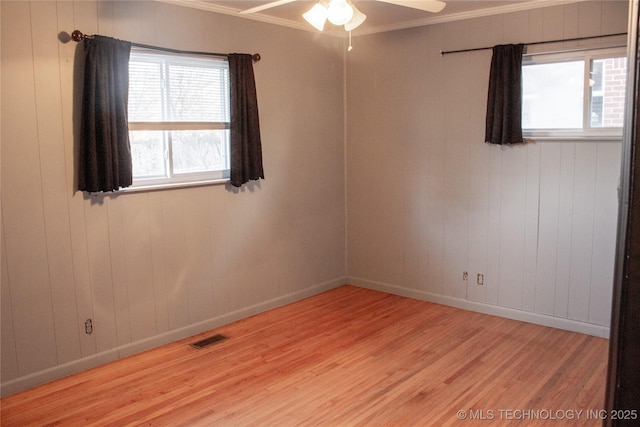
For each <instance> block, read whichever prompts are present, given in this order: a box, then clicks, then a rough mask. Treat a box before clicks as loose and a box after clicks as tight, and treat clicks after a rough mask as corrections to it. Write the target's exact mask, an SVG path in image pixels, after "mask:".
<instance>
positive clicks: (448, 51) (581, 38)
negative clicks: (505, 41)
mask: <svg viewBox="0 0 640 427" xmlns="http://www.w3.org/2000/svg"><path fill="white" fill-rule="evenodd" d="M626 35H627V33H615V34H603V35H600V36H589V37H574V38H572V39H562V40H547V41H543V42H532V43H523V44H524V45H525V46H531V45H537V44H547V43H560V42H575V41H580V40H590V39H599V38H602V37H615V36H626ZM489 49H493V46H491V47H476V48H473V49H460V50H445V51H442V50H441V51H440V56H442V55H448V54H450V53H461V52H475V51H478V50H489Z"/></svg>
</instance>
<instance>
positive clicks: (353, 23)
mask: <svg viewBox="0 0 640 427" xmlns="http://www.w3.org/2000/svg"><path fill="white" fill-rule="evenodd" d="M351 7H352V8H353V17H352V18H351V20H350V21H349V22H347V23H346V24H344V29H345V31H351V30H355V29H356V28H358V27H359V26H360V24H362V23H363V22H364V21H365V19H367V15H365V14H364V13H362V12H360V11H359V10H358V9H357V8H356V7H355V6H354V5H353V4H352V5H351Z"/></svg>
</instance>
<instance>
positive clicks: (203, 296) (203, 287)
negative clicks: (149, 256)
mask: <svg viewBox="0 0 640 427" xmlns="http://www.w3.org/2000/svg"><path fill="white" fill-rule="evenodd" d="M206 191H207V189H206V188H204V187H200V188H192V189H189V191H185V192H184V197H183V199H182V208H183V212H182V215H183V216H184V218H185V221H184V232H185V252H186V261H187V263H186V268H187V271H188V273H187V283H188V284H187V286H188V288H189V291H188V294H189V314H190V316H189V319H190V321H191V322H198V321H202V320H205V319H208V318H209V317H212V315H213V295H212V293H211V285H210V280H211V240H210V238H211V223H210V218H209V214H208V212H207V209H206V208H207V207H208V202H207V197H206Z"/></svg>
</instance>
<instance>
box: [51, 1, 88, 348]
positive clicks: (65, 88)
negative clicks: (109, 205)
mask: <svg viewBox="0 0 640 427" xmlns="http://www.w3.org/2000/svg"><path fill="white" fill-rule="evenodd" d="M57 8H58V9H57V11H56V16H57V22H58V32H63V31H64V32H66V33H69V31H71V30H70V29H71V28H74V27H75V22H74V14H75V4H74V3H73V2H58V3H57ZM75 48H76V44H75V42H67V43H58V56H59V69H60V72H59V74H60V94H61V102H60V110H61V114H62V135H63V140H64V166H65V172H66V178H65V184H66V185H65V197H66V201H67V206H68V210H67V211H68V215H69V216H68V221H69V238H70V240H71V255H70V256H71V261H72V265H73V278H74V283H75V300H76V313H77V319H78V322H79V325H80V330H79V331H78V333H79V334H80V352H81V356H82V357H86V356H89V355H91V354H95V352H96V340H95V335H93V334H91V335H88V334H85V333H84V331H83V330H82V323H83V322H84V321H85V320H86V319H91V318H93V304H92V298H91V287H90V283H91V281H90V276H89V259H88V252H87V235H86V232H85V230H86V224H85V217H84V201H83V198H82V194H80V193H77V194H76V193H74V188H75V178H74V172H75V145H74V123H75V121H74V120H73V117H74V102H75V100H74V84H73V82H74V57H75Z"/></svg>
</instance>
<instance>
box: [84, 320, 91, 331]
mask: <svg viewBox="0 0 640 427" xmlns="http://www.w3.org/2000/svg"><path fill="white" fill-rule="evenodd" d="M84 333H85V334H87V335H91V334H92V333H93V321H92V320H91V319H87V320H86V321H85V322H84Z"/></svg>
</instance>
